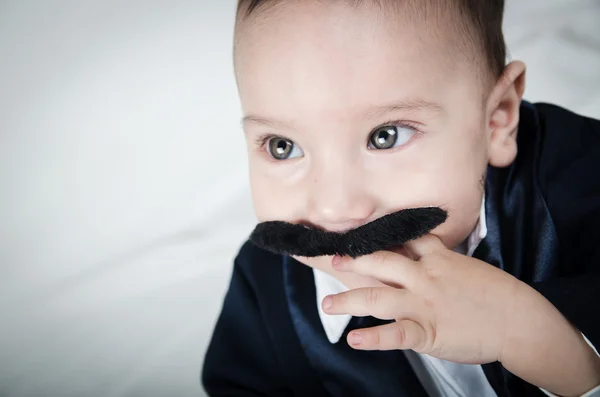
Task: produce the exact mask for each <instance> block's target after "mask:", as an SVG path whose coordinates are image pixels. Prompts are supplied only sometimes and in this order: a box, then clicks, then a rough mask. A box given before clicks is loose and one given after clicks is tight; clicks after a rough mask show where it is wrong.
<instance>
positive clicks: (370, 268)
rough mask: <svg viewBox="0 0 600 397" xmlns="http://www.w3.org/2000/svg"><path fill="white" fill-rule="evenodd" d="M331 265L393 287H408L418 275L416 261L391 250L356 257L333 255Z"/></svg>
mask: <svg viewBox="0 0 600 397" xmlns="http://www.w3.org/2000/svg"><path fill="white" fill-rule="evenodd" d="M332 266H333V268H334V269H336V270H339V271H346V272H353V273H356V274H359V275H361V276H365V277H371V278H374V279H376V280H379V281H381V282H382V283H384V284H387V285H390V286H393V287H404V288H408V287H410V286H411V285H412V284H413V283H414V280H415V279H416V278H417V277H419V269H418V268H417V266H418V264H417V263H416V262H414V261H413V260H411V259H409V258H407V257H406V256H404V255H400V254H397V253H395V252H391V251H378V252H375V253H373V254H371V255H366V256H362V257H360V258H357V259H352V258H350V257H347V256H346V257H340V256H335V257H333V260H332Z"/></svg>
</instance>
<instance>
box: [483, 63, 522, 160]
mask: <svg viewBox="0 0 600 397" xmlns="http://www.w3.org/2000/svg"><path fill="white" fill-rule="evenodd" d="M523 91H525V64H524V63H523V62H519V61H515V62H512V63H510V64H509V65H508V66H506V68H505V69H504V72H503V73H502V76H500V78H499V79H498V82H497V83H496V85H495V86H494V89H493V90H492V93H491V95H490V97H489V99H488V106H487V110H488V111H487V114H488V120H489V122H488V132H489V137H490V138H489V150H488V153H489V163H490V164H491V165H492V166H494V167H507V166H509V165H510V164H511V163H512V162H513V161H514V160H515V157H516V156H517V129H518V127H519V109H520V106H521V100H522V98H523Z"/></svg>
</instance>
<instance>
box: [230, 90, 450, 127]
mask: <svg viewBox="0 0 600 397" xmlns="http://www.w3.org/2000/svg"><path fill="white" fill-rule="evenodd" d="M397 111H405V112H428V113H442V112H443V111H444V107H443V106H442V105H440V104H439V103H436V102H429V101H426V100H424V99H420V98H415V99H409V100H405V101H400V102H394V103H391V104H388V105H384V106H377V107H374V108H371V109H369V110H367V111H366V112H365V113H364V117H366V118H377V117H381V116H383V115H385V114H387V113H393V112H397ZM241 123H242V125H244V124H247V123H252V124H258V125H266V126H268V127H272V128H289V129H293V128H294V127H293V126H292V124H291V123H287V122H284V121H277V120H269V119H266V118H262V117H258V116H253V115H248V116H245V117H243V118H242V122H241Z"/></svg>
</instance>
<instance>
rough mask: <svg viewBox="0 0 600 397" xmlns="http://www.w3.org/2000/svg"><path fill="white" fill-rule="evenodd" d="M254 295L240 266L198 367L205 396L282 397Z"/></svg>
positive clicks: (283, 390) (282, 386)
mask: <svg viewBox="0 0 600 397" xmlns="http://www.w3.org/2000/svg"><path fill="white" fill-rule="evenodd" d="M278 367H279V366H278V364H277V359H276V355H275V351H274V348H273V346H272V344H271V342H270V340H269V336H268V332H267V329H266V325H265V324H264V322H263V319H262V315H261V311H260V307H259V305H258V300H257V297H256V294H255V293H254V291H253V289H252V287H251V284H250V283H249V281H248V278H247V276H246V274H245V271H244V269H243V266H241V265H240V256H238V258H236V260H235V263H234V269H233V275H232V278H231V282H230V285H229V290H228V292H227V294H226V297H225V301H224V304H223V308H222V311H221V314H220V316H219V319H218V320H217V324H216V327H215V329H214V333H213V336H212V340H211V342H210V344H209V347H208V350H207V353H206V356H205V360H204V366H203V370H202V384H203V386H204V389H205V390H206V392H207V393H208V395H209V396H286V395H291V394H292V393H291V391H290V390H289V389H288V388H287V386H286V385H285V384H283V380H282V379H283V377H282V376H280V374H279V373H278Z"/></svg>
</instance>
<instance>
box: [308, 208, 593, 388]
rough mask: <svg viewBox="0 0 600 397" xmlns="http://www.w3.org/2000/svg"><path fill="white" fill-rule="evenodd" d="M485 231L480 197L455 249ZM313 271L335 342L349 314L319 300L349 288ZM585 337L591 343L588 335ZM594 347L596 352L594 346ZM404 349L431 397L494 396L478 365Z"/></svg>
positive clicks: (473, 244)
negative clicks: (469, 228)
mask: <svg viewBox="0 0 600 397" xmlns="http://www.w3.org/2000/svg"><path fill="white" fill-rule="evenodd" d="M486 235H487V226H486V221H485V201H483V202H482V205H481V211H480V216H479V222H478V224H477V226H476V227H475V229H474V230H473V232H472V233H471V235H470V236H469V238H468V239H467V240H466V241H465V242H464V243H463V244H462V245H461V246H460V247H458V248H457V249H456V251H457V252H461V253H464V254H466V255H468V256H472V255H473V252H474V251H475V249H476V248H477V246H478V245H479V243H480V242H481V240H483V239H484V238H485V236H486ZM313 271H314V277H315V287H316V291H317V296H316V298H317V307H318V311H319V317H320V319H321V323H322V324H323V328H324V329H325V333H326V334H327V338H328V339H329V341H330V342H331V343H337V342H338V341H339V340H340V338H341V336H342V334H343V333H344V330H345V329H346V327H347V326H348V323H349V322H350V319H351V318H352V316H350V315H348V314H345V315H328V314H326V313H325V312H324V311H323V309H322V308H321V302H322V301H323V299H324V298H325V297H326V296H327V295H331V294H338V293H340V292H344V291H347V290H348V288H347V287H346V286H345V285H344V284H342V283H341V282H340V281H339V280H337V279H336V278H334V277H333V276H331V275H329V274H327V273H325V272H323V271H321V270H318V269H314V270H313ZM584 338H585V335H584ZM585 340H586V341H587V342H588V343H589V344H590V346H592V344H591V343H590V341H589V340H588V339H587V338H585ZM592 348H594V346H592ZM594 350H595V351H596V354H598V351H597V350H596V349H595V348H594ZM404 353H405V355H406V357H407V359H408V362H409V363H410V364H411V366H412V368H413V370H414V371H415V374H416V375H417V377H418V378H419V380H420V382H421V384H423V386H424V388H425V390H426V391H427V394H429V396H430V397H473V396H477V397H497V395H496V393H495V392H494V389H492V387H491V386H490V384H489V382H488V380H487V378H486V376H485V374H484V372H483V368H482V367H481V365H468V364H456V363H453V362H451V361H446V360H441V359H439V358H435V357H432V356H429V355H426V354H420V353H417V352H415V351H413V350H405V351H404ZM541 390H542V391H543V392H544V393H546V394H547V395H548V396H551V397H557V396H556V395H554V394H552V393H550V392H548V391H546V390H544V389H541ZM582 397H600V386H598V387H596V388H594V389H593V390H590V391H589V392H588V393H586V394H584V395H583V396H582Z"/></svg>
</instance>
